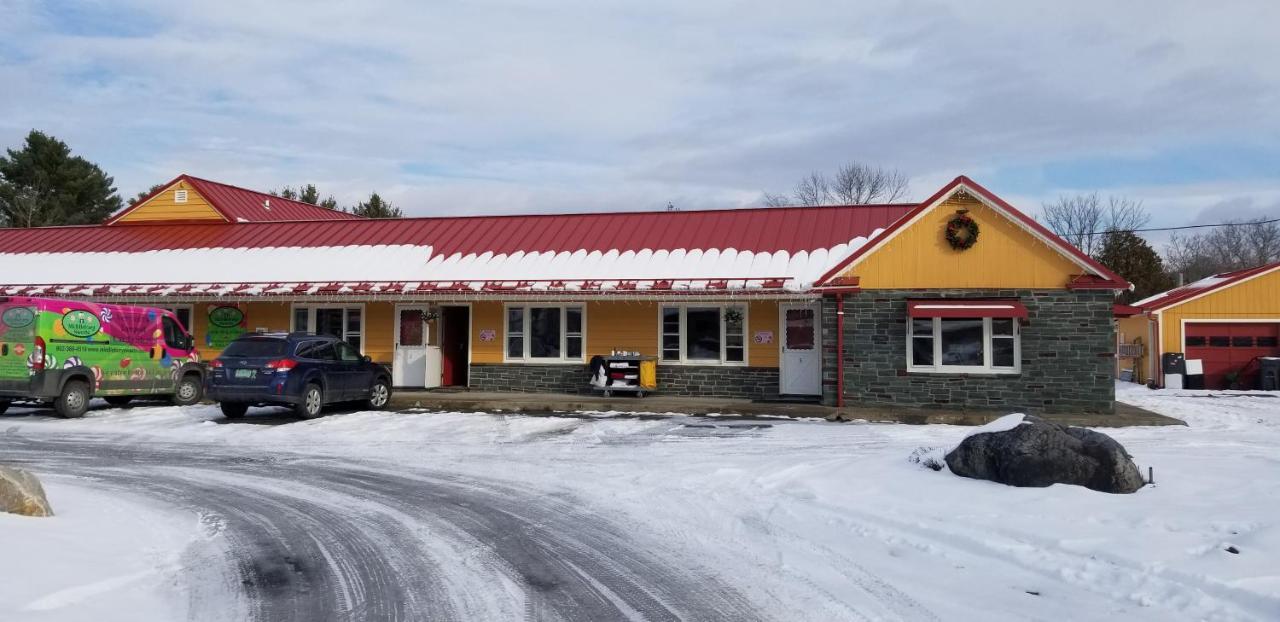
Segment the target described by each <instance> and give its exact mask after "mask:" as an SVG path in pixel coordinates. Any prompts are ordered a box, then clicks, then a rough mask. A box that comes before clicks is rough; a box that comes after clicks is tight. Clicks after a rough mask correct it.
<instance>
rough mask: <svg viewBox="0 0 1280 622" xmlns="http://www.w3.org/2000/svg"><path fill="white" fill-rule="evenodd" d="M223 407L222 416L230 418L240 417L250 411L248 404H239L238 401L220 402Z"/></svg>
mask: <svg viewBox="0 0 1280 622" xmlns="http://www.w3.org/2000/svg"><path fill="white" fill-rule="evenodd" d="M218 406H220V407H221V408H222V416H223V417H226V418H228V419H239V418H241V417H243V416H244V414H245V413H247V412H249V405H248V404H239V403H236V402H223V403H221V404H218Z"/></svg>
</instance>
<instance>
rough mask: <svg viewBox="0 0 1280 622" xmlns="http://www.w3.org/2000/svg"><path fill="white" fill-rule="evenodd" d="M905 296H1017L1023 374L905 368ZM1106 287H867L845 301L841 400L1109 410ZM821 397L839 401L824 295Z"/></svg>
mask: <svg viewBox="0 0 1280 622" xmlns="http://www.w3.org/2000/svg"><path fill="white" fill-rule="evenodd" d="M908 298H915V299H919V298H952V299H956V298H1017V299H1018V300H1020V301H1021V302H1022V304H1024V305H1026V307H1027V314H1028V323H1027V324H1025V325H1023V326H1021V327H1019V328H1020V331H1021V335H1022V351H1021V357H1022V371H1021V373H1019V374H1013V375H999V374H955V375H951V374H908V373H907V369H906V368H907V299H908ZM1112 302H1113V296H1112V293H1111V292H1110V291H1088V290H1081V291H1068V290H1025V289H1019V290H980V291H974V290H932V291H908V290H868V291H863V292H858V293H856V294H848V295H846V297H845V302H844V310H845V316H844V338H845V342H844V352H845V360H844V391H845V405H847V406H859V405H870V406H887V405H900V406H909V407H921V408H948V409H982V410H1003V411H1009V412H1030V413H1036V412H1077V413H1111V412H1114V407H1115V384H1114V378H1113V375H1114V366H1115V359H1114V352H1115V322H1114V319H1113V317H1112V309H1111V305H1112ZM822 304H823V314H822V323H823V328H822V335H823V350H824V351H823V379H822V381H823V403H824V404H828V405H834V404H835V401H836V400H835V397H836V390H837V388H836V303H835V298H834V297H826V298H824V299H823V303H822Z"/></svg>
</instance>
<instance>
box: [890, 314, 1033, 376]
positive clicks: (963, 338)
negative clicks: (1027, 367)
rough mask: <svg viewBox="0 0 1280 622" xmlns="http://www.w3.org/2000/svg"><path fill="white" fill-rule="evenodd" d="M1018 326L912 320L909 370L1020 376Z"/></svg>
mask: <svg viewBox="0 0 1280 622" xmlns="http://www.w3.org/2000/svg"><path fill="white" fill-rule="evenodd" d="M1019 348H1020V342H1019V336H1018V323H1017V322H1016V321H1014V320H1013V319H1012V318H912V319H911V324H910V325H909V329H908V331H907V368H908V369H909V370H911V371H915V372H934V373H1016V372H1017V371H1018V369H1019V361H1018V357H1019Z"/></svg>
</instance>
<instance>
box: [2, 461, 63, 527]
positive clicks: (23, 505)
mask: <svg viewBox="0 0 1280 622" xmlns="http://www.w3.org/2000/svg"><path fill="white" fill-rule="evenodd" d="M0 512H9V513H11V514H21V515H23V516H53V509H52V508H50V507H49V500H48V499H46V498H45V496H44V487H43V486H41V485H40V480H38V479H36V476H34V475H32V474H30V473H28V472H26V471H23V470H22V469H13V468H9V467H4V466H0Z"/></svg>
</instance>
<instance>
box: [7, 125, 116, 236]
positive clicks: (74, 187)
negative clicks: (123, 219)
mask: <svg viewBox="0 0 1280 622" xmlns="http://www.w3.org/2000/svg"><path fill="white" fill-rule="evenodd" d="M6 152H7V153H8V156H7V157H0V227H46V226H53V225H85V224H97V223H100V222H102V221H104V220H106V219H107V218H108V217H109V216H111V214H113V213H115V212H116V211H118V210H119V209H120V208H121V206H122V203H121V201H120V195H118V194H116V189H115V187H114V186H113V185H112V184H113V183H114V180H113V179H112V178H111V177H108V176H107V174H106V173H104V172H102V169H100V168H98V165H96V164H94V163H92V162H90V161H88V160H85V159H84V158H82V157H80V156H73V155H71V148H70V147H68V146H67V144H66V143H64V142H62V141H60V140H58V139H57V138H54V137H52V136H48V135H46V134H44V133H42V132H39V131H36V130H31V133H29V134H27V139H26V142H25V144H24V145H23V147H22V149H19V150H14V149H7V150H6Z"/></svg>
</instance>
